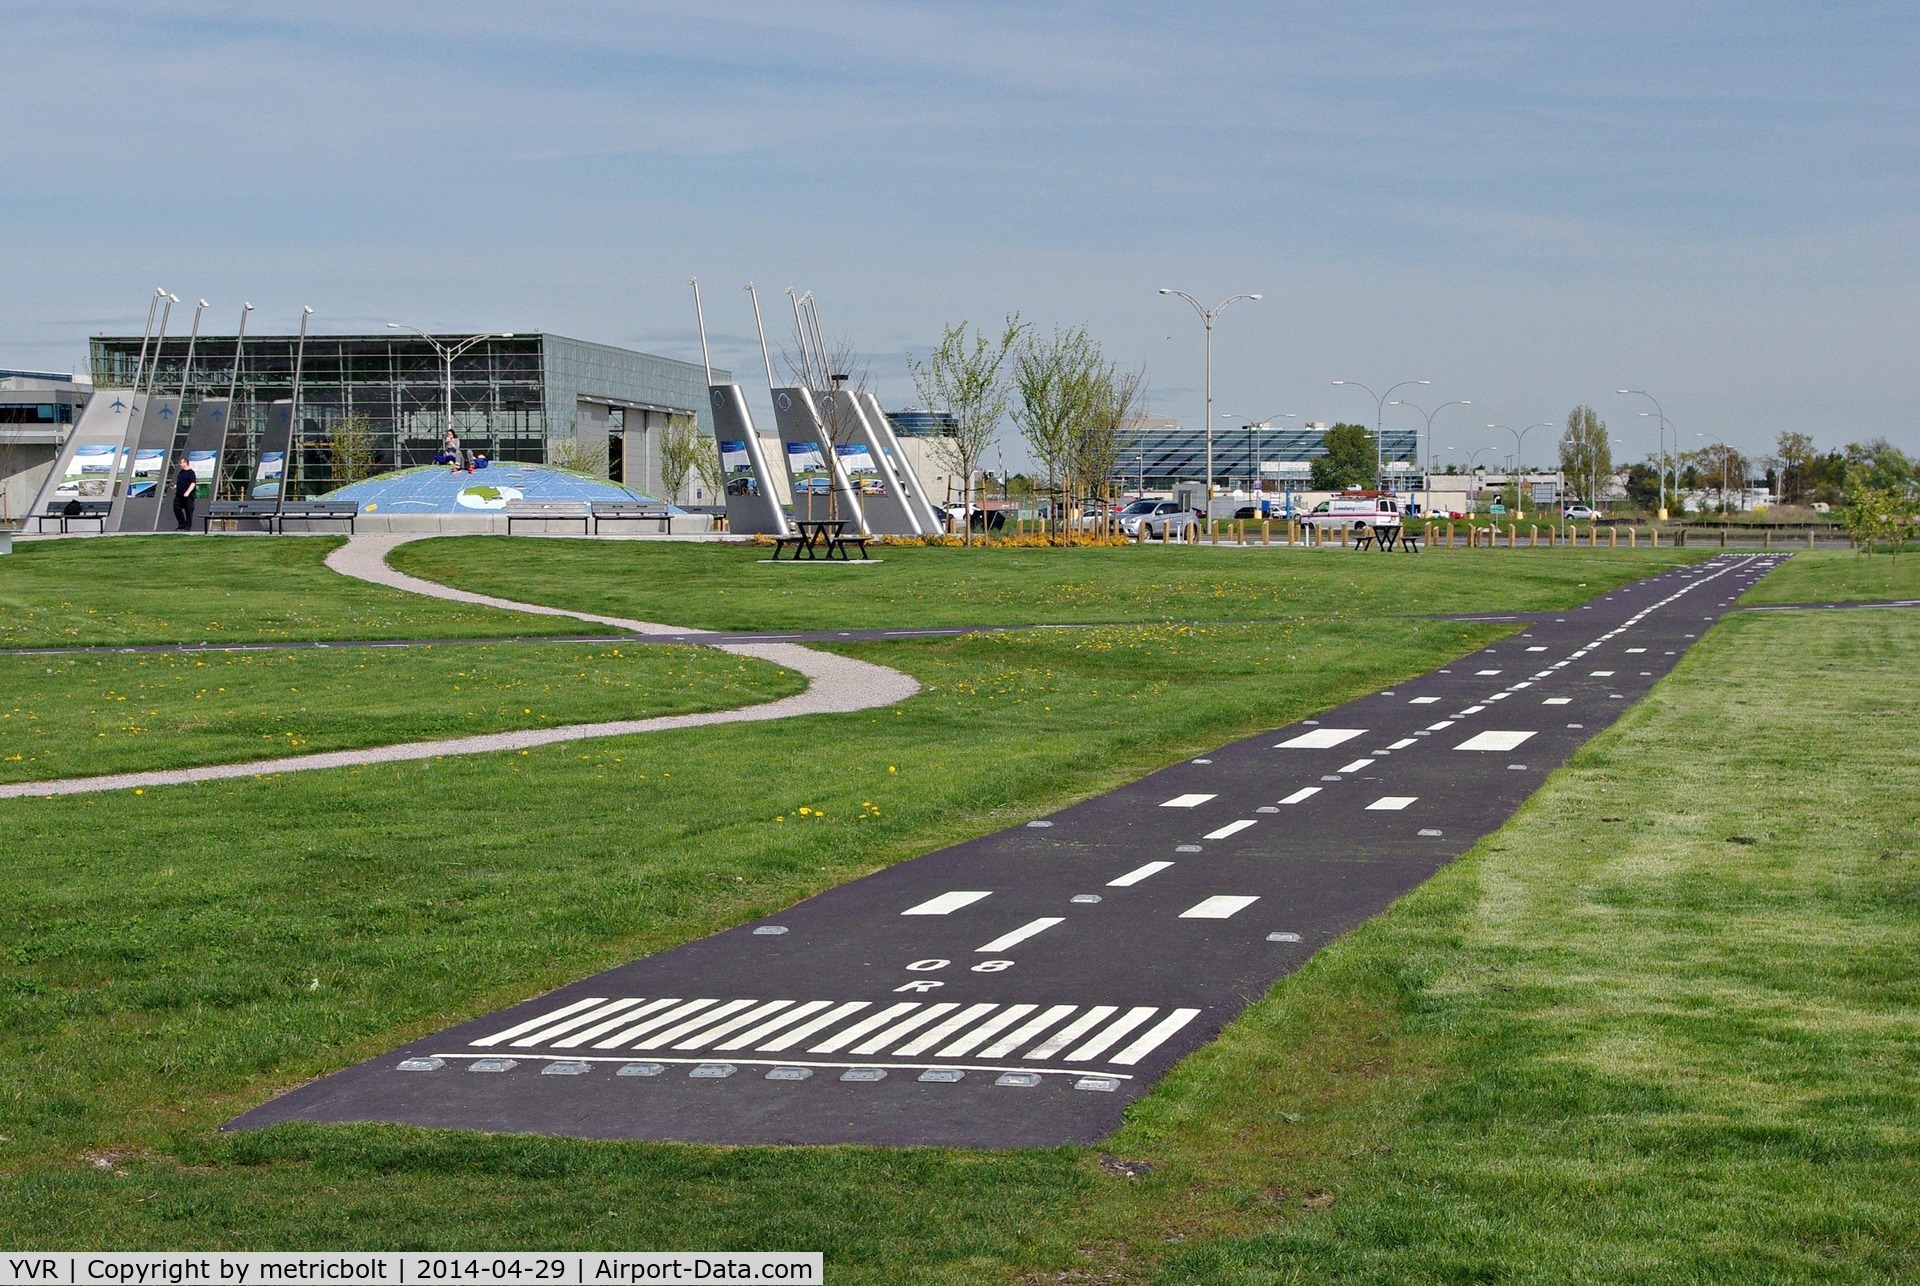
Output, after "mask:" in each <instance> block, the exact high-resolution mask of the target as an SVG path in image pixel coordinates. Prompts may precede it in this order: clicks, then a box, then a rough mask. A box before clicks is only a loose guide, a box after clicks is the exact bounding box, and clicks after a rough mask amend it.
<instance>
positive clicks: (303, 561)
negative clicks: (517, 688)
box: [0, 536, 604, 648]
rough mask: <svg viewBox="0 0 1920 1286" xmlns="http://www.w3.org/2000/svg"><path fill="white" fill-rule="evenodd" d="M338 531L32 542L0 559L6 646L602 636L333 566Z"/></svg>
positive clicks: (1, 629)
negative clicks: (351, 575) (353, 575)
mask: <svg viewBox="0 0 1920 1286" xmlns="http://www.w3.org/2000/svg"><path fill="white" fill-rule="evenodd" d="M340 544H341V538H340V537H335V536H282V537H265V536H262V537H251V536H248V537H237V536H116V537H114V538H113V539H111V540H97V539H88V540H47V541H21V542H20V543H18V544H16V545H15V546H14V547H13V552H12V553H11V554H9V555H7V556H6V557H5V558H0V648H18V647H49V646H52V647H74V646H87V645H95V644H126V643H204V642H225V643H233V642H253V641H272V640H276V639H438V638H476V637H478V638H484V637H488V636H496V637H497V636H499V635H508V634H579V633H603V632H604V631H603V630H601V629H599V628H598V627H588V626H585V625H583V624H582V623H581V622H579V621H570V620H567V619H565V618H556V617H552V616H534V615H530V614H527V613H524V612H501V611H495V610H493V609H492V608H486V607H473V606H468V605H466V604H462V603H449V602H444V601H442V600H439V599H432V598H423V597H421V596H420V595H417V594H403V593H401V592H400V591H399V590H394V589H387V588H385V587H384V586H380V585H370V584H368V583H367V582H365V581H358V580H350V579H348V578H347V577H345V576H339V575H336V574H334V573H333V572H330V571H328V570H327V569H326V567H325V566H324V565H323V563H324V560H325V559H326V556H327V555H328V554H329V553H331V552H332V551H333V550H335V549H337V548H339V546H340Z"/></svg>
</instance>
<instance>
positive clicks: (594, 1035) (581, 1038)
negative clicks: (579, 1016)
mask: <svg viewBox="0 0 1920 1286" xmlns="http://www.w3.org/2000/svg"><path fill="white" fill-rule="evenodd" d="M679 1003H680V1001H679V999H678V998H677V997H676V998H674V999H672V1000H656V1001H653V1002H652V1003H651V1004H646V1005H642V1006H640V1008H638V1009H629V1010H627V1011H626V1012H625V1013H623V1014H621V1015H620V1016H619V1017H618V1018H609V1019H607V1020H606V1021H605V1022H597V1023H595V1024H594V1025H593V1026H591V1027H589V1028H587V1029H586V1030H585V1031H577V1032H575V1033H573V1035H571V1036H569V1037H567V1038H566V1039H565V1040H557V1041H554V1042H553V1043H554V1045H555V1046H556V1047H557V1048H560V1049H571V1048H573V1047H574V1046H576V1045H584V1044H586V1043H587V1042H588V1041H590V1040H597V1039H598V1038H600V1037H601V1036H604V1035H606V1034H607V1033H608V1032H610V1031H612V1030H613V1029H614V1028H616V1027H625V1026H627V1025H628V1024H629V1023H631V1022H633V1021H634V1019H636V1018H643V1017H645V1016H646V1015H648V1014H651V1013H657V1012H659V1011H660V1010H662V1009H665V1008H666V1007H667V1006H668V1005H677V1004H679ZM601 1012H603V1013H612V1012H613V1010H612V1008H611V1007H610V1008H608V1009H606V1010H603V1011H601ZM559 1034H560V1028H557V1027H555V1028H549V1029H548V1030H546V1031H543V1032H541V1033H540V1037H539V1038H540V1039H541V1040H543V1041H544V1040H553V1038H554V1037H555V1036H557V1035H559ZM516 1043H518V1042H516Z"/></svg>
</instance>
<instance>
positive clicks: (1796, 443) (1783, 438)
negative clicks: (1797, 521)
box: [1770, 433, 1817, 505]
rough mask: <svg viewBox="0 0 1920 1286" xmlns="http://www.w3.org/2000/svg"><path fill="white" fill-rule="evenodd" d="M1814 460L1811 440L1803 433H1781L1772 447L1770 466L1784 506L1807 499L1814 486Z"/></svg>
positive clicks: (1777, 491) (1777, 492)
mask: <svg viewBox="0 0 1920 1286" xmlns="http://www.w3.org/2000/svg"><path fill="white" fill-rule="evenodd" d="M1816 458H1817V457H1816V456H1815V454H1814V450H1813V439H1812V438H1811V437H1810V436H1808V435H1807V434H1805V433H1782V434H1781V435H1780V439H1779V441H1778V442H1776V443H1775V444H1774V448H1773V458H1772V460H1771V461H1770V463H1771V464H1772V465H1773V469H1774V472H1775V474H1776V475H1777V477H1776V486H1777V490H1776V492H1775V494H1777V495H1778V496H1779V497H1780V503H1781V504H1783V505H1792V504H1798V503H1800V502H1801V501H1802V500H1804V499H1805V498H1806V495H1807V491H1808V489H1809V488H1810V487H1811V486H1812V483H1813V462H1814V460H1815V459H1816Z"/></svg>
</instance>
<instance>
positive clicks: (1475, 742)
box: [1454, 731, 1533, 750]
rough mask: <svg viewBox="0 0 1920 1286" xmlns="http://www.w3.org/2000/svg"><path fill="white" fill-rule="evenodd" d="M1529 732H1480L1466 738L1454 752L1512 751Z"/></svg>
mask: <svg viewBox="0 0 1920 1286" xmlns="http://www.w3.org/2000/svg"><path fill="white" fill-rule="evenodd" d="M1531 736H1533V734H1532V733H1531V732H1493V731H1489V732H1480V733H1475V734H1474V735H1473V736H1471V737H1468V738H1467V739H1466V740H1465V741H1463V742H1461V743H1460V744H1459V745H1457V746H1455V747H1454V749H1455V750H1512V749H1513V748H1514V747H1515V746H1518V745H1519V744H1520V743H1521V742H1523V741H1525V740H1527V738H1529V737H1531Z"/></svg>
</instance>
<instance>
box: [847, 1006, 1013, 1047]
mask: <svg viewBox="0 0 1920 1286" xmlns="http://www.w3.org/2000/svg"><path fill="white" fill-rule="evenodd" d="M959 1007H960V1006H959V1005H958V1004H957V1003H955V1004H945V1005H928V1006H927V1007H926V1008H925V1009H923V1010H921V1011H920V1012H919V1013H917V1014H908V1015H907V1016H906V1017H905V1018H903V1019H901V1020H900V1021H899V1022H897V1023H894V1024H893V1025H892V1026H890V1027H887V1028H885V1029H883V1030H881V1031H878V1032H876V1033H874V1034H873V1035H872V1036H869V1037H868V1038H867V1039H865V1040H863V1041H861V1042H860V1043H859V1044H858V1045H855V1046H854V1047H853V1052H854V1053H856V1054H877V1053H879V1052H880V1051H881V1050H883V1049H885V1048H886V1047H887V1046H889V1045H894V1044H898V1043H899V1042H900V1041H903V1040H905V1039H906V1038H907V1037H909V1036H911V1035H913V1033H915V1032H917V1031H919V1030H920V1029H921V1028H922V1027H925V1026H926V1025H927V1024H928V1023H930V1022H932V1021H933V1020H934V1019H936V1018H938V1017H939V1016H940V1015H941V1014H945V1013H951V1012H952V1011H953V1010H955V1009H958V1008H959ZM987 1008H989V1009H991V1008H993V1006H992V1005H988V1006H987Z"/></svg>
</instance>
